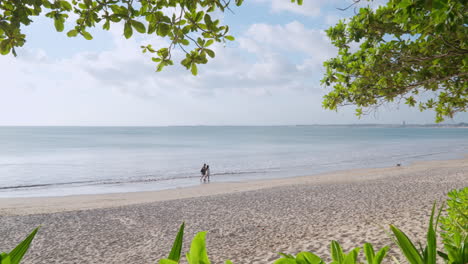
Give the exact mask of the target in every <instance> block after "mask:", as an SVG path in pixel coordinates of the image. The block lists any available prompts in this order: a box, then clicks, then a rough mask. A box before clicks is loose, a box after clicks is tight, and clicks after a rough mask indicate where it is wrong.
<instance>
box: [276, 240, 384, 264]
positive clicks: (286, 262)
mask: <svg viewBox="0 0 468 264" xmlns="http://www.w3.org/2000/svg"><path fill="white" fill-rule="evenodd" d="M363 248H364V255H365V257H366V263H367V264H380V263H382V261H383V259H384V258H385V256H386V255H387V252H388V250H389V247H388V246H386V247H383V248H382V249H380V250H379V251H378V252H375V251H374V248H373V246H372V244H370V243H365V244H364V246H363ZM360 250H361V248H359V247H357V248H354V249H353V250H351V251H350V252H348V253H345V252H344V251H343V248H342V247H341V246H340V244H339V243H338V242H336V241H332V242H331V244H330V255H331V259H332V262H330V264H358V263H361V262H359V258H358V256H359V251H360ZM280 255H282V256H283V258H280V259H278V260H276V261H275V262H274V264H326V262H325V261H324V260H323V259H321V258H320V257H319V256H317V255H315V254H314V253H311V252H305V251H304V252H300V253H299V254H297V255H296V256H293V255H288V254H284V253H280Z"/></svg>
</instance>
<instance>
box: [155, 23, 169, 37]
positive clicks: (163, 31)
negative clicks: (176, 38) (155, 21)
mask: <svg viewBox="0 0 468 264" xmlns="http://www.w3.org/2000/svg"><path fill="white" fill-rule="evenodd" d="M169 31H171V27H170V26H169V25H168V24H165V23H162V24H160V25H159V27H158V35H159V36H162V37H165V36H167V35H168V34H169Z"/></svg>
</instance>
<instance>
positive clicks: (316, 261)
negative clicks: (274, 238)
mask: <svg viewBox="0 0 468 264" xmlns="http://www.w3.org/2000/svg"><path fill="white" fill-rule="evenodd" d="M296 262H297V264H320V263H322V262H323V261H322V259H321V258H320V257H319V256H317V255H315V254H313V253H310V252H300V253H299V254H297V256H296Z"/></svg>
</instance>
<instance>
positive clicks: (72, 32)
mask: <svg viewBox="0 0 468 264" xmlns="http://www.w3.org/2000/svg"><path fill="white" fill-rule="evenodd" d="M77 35H78V31H77V30H76V29H72V30H70V31H68V32H67V36H68V37H70V38H71V37H76V36H77Z"/></svg>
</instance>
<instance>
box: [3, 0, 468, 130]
mask: <svg viewBox="0 0 468 264" xmlns="http://www.w3.org/2000/svg"><path fill="white" fill-rule="evenodd" d="M378 3H379V2H378V1H377V2H373V3H372V4H373V5H377V4H378ZM348 4H349V3H348V2H347V0H305V1H304V5H303V6H300V7H299V6H297V5H295V4H291V3H290V1H287V0H247V1H245V2H244V4H243V6H241V7H234V8H233V12H226V13H224V14H218V16H219V18H220V19H221V20H222V22H223V23H225V24H228V25H229V26H230V29H231V32H232V35H234V36H235V38H236V40H235V41H234V42H230V43H227V44H226V45H222V44H219V45H215V46H214V48H213V49H214V50H215V52H216V57H215V59H212V60H210V62H209V63H208V64H206V65H201V66H199V67H198V69H199V70H198V72H199V74H198V76H192V75H191V73H190V72H189V71H187V70H185V68H184V67H183V66H181V65H180V64H179V63H178V61H177V59H176V61H175V65H174V66H172V67H169V68H165V69H164V71H162V72H155V68H156V65H155V63H153V62H152V61H151V59H150V56H149V55H148V54H142V53H141V49H140V46H141V45H147V44H152V45H153V47H155V48H157V47H165V46H166V45H167V40H164V39H162V38H159V37H157V36H137V37H134V38H131V39H129V40H126V39H125V38H124V37H123V26H122V25H120V24H114V25H111V30H110V31H102V30H100V28H97V29H96V30H91V33H93V36H94V39H93V40H91V41H87V40H84V39H83V38H81V37H77V38H68V37H67V36H66V33H65V32H67V31H68V30H69V29H70V28H71V24H69V25H67V27H68V28H67V27H66V29H65V31H64V32H62V33H58V32H55V29H54V27H53V21H52V20H50V19H48V18H36V19H35V20H34V23H33V24H32V25H31V26H29V27H27V28H25V29H24V31H25V33H26V35H27V42H26V44H25V46H24V47H22V48H20V49H18V51H17V52H18V57H16V58H15V57H13V56H12V55H8V56H0V69H1V75H0V76H1V80H2V84H1V85H0V93H1V94H0V125H21V126H23V125H31V126H168V125H296V124H350V123H353V124H357V123H397V124H399V123H402V122H403V121H406V123H422V124H426V123H433V121H434V116H435V114H434V112H432V111H426V112H419V110H418V109H416V108H408V107H406V106H405V105H403V104H402V105H395V104H393V105H386V106H383V107H381V108H380V109H378V110H377V111H376V112H374V113H372V114H370V115H367V116H365V117H363V118H361V119H358V118H357V117H356V116H355V115H354V108H353V107H345V108H341V109H339V111H338V112H335V111H330V110H325V109H323V108H322V97H323V95H325V94H326V93H327V91H329V90H330V88H327V87H324V86H322V85H321V84H320V79H321V76H322V75H323V73H324V69H323V67H322V64H323V62H324V61H325V60H327V59H329V58H332V57H333V56H335V55H336V49H335V48H334V47H333V46H332V45H331V44H330V41H329V39H328V38H327V36H326V34H325V33H324V30H325V29H327V28H328V27H330V26H331V25H333V24H334V23H336V22H337V21H338V20H339V19H340V18H345V17H349V16H351V15H352V14H353V12H354V10H353V9H349V10H347V11H340V10H338V9H337V8H343V7H346V6H347V5H348ZM67 29H68V30H67ZM181 55H182V53H181V52H180V51H177V50H175V51H174V56H175V57H176V58H177V57H179V58H180V56H181ZM179 61H180V60H179ZM458 122H468V113H462V114H458V115H457V116H455V118H454V119H452V120H447V122H446V123H458Z"/></svg>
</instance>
